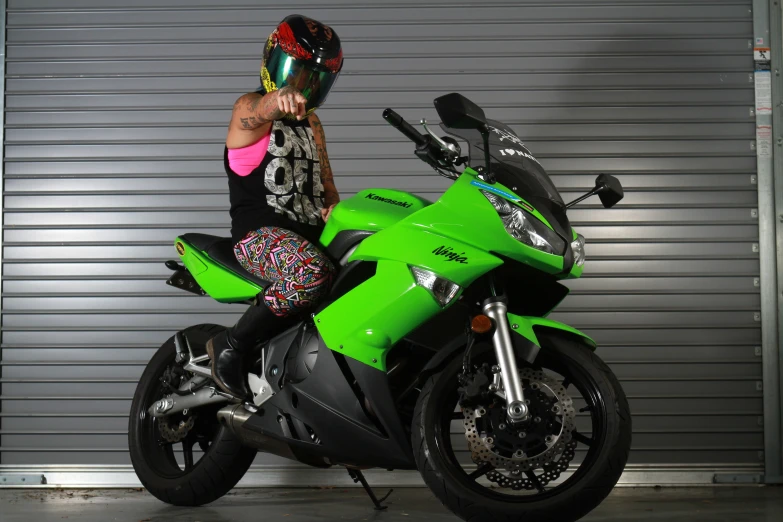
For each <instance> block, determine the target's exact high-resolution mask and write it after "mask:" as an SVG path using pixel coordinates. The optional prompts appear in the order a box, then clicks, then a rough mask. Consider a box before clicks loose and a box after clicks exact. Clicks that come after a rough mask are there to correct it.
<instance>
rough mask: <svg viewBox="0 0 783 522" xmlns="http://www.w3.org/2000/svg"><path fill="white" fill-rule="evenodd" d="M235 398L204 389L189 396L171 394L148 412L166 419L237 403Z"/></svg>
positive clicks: (211, 389) (212, 389)
mask: <svg viewBox="0 0 783 522" xmlns="http://www.w3.org/2000/svg"><path fill="white" fill-rule="evenodd" d="M236 400H237V399H235V398H234V397H232V396H230V395H228V394H225V393H223V392H221V391H218V390H216V389H215V388H202V389H200V390H199V391H197V392H196V393H191V394H189V395H177V394H171V395H169V396H168V397H163V398H162V399H161V400H159V401H158V402H156V403H155V404H153V405H152V406H150V407H149V409H148V410H147V413H149V414H150V415H152V416H153V417H166V416H168V415H171V414H173V413H179V412H181V411H185V410H189V409H191V408H197V407H199V406H206V405H207V404H220V403H222V402H228V401H236Z"/></svg>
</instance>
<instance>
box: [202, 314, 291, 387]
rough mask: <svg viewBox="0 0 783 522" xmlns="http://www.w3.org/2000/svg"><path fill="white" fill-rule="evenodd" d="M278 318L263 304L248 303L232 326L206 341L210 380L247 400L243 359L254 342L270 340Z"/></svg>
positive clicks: (245, 359) (280, 324) (280, 321)
mask: <svg viewBox="0 0 783 522" xmlns="http://www.w3.org/2000/svg"><path fill="white" fill-rule="evenodd" d="M284 322H285V321H283V320H282V319H281V318H280V317H277V316H276V315H275V314H273V313H272V312H271V311H270V310H269V308H267V307H266V305H264V304H263V303H259V304H253V305H250V306H249V307H248V309H247V311H245V313H244V314H243V315H242V317H240V318H239V321H237V324H235V325H234V326H233V327H231V328H229V329H227V330H225V331H223V332H221V333H219V334H218V335H216V336H215V337H213V338H212V339H210V340H209V341H207V353H209V357H210V359H212V379H214V381H215V383H216V384H217V385H218V387H220V389H221V390H223V391H225V392H226V393H230V394H231V395H233V396H235V397H238V398H240V399H246V400H250V399H251V398H252V394H251V393H250V390H249V389H248V387H247V373H248V369H247V366H248V365H247V361H248V358H249V356H250V355H253V354H252V353H250V352H252V350H253V348H254V347H255V346H257V345H258V343H261V342H264V341H266V340H268V339H270V338H271V337H272V336H273V335H274V334H275V333H277V331H278V329H279V328H280V327H281V326H283V323H284Z"/></svg>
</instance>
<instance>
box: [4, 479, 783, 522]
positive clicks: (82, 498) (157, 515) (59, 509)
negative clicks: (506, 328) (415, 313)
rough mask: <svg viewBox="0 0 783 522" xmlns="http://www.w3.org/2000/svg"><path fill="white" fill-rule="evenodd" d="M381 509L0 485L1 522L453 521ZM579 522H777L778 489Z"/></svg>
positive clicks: (292, 496) (422, 494)
mask: <svg viewBox="0 0 783 522" xmlns="http://www.w3.org/2000/svg"><path fill="white" fill-rule="evenodd" d="M388 504H389V509H388V511H385V512H376V511H373V509H372V505H371V504H370V501H369V500H368V499H367V498H365V496H364V492H363V491H362V490H359V489H355V488H350V489H342V488H338V489H315V490H312V489H239V490H234V491H233V492H231V493H229V494H228V495H227V496H225V497H223V498H222V499H220V500H218V501H217V502H215V503H213V504H211V505H209V506H205V507H201V508H193V509H191V508H176V507H172V506H168V505H166V504H163V503H161V502H159V501H158V500H156V499H155V498H154V497H152V495H149V494H148V493H146V492H144V491H142V490H34V489H17V490H0V521H1V522H22V521H24V522H28V521H36V522H54V521H57V522H62V521H63V520H67V521H68V522H70V521H72V520H79V521H89V522H93V521H94V522H109V521H121V522H126V521H127V522H186V521H187V522H223V521H226V522H229V521H231V522H237V521H245V520H247V521H252V522H258V521H263V522H272V521H278V520H280V521H286V522H311V521H312V522H315V521H323V520H328V521H333V520H355V521H360V520H361V521H365V520H366V521H378V522H400V521H406V522H410V521H419V520H426V521H427V522H442V521H450V522H456V521H457V520H458V519H457V518H456V517H455V516H453V515H451V514H450V513H448V512H447V511H446V510H445V509H444V508H443V507H442V506H441V505H440V503H438V501H437V500H435V498H434V497H433V496H432V495H431V494H430V493H429V491H428V490H426V489H398V490H395V491H394V493H392V496H391V497H390V498H389V501H388ZM583 520H585V521H592V522H598V521H613V522H627V521H629V520H650V521H657V522H684V521H688V522H696V521H709V522H744V521H754V522H772V521H775V522H781V521H782V520H783V488H780V487H716V488H688V489H668V488H662V489H661V488H658V489H652V488H649V489H630V488H618V489H616V490H615V491H614V492H613V493H612V495H611V496H610V497H609V498H608V499H607V500H606V501H604V503H603V504H602V505H601V506H599V507H598V508H597V509H596V510H595V511H593V512H592V513H591V514H590V515H588V516H587V517H586V518H584V519H583Z"/></svg>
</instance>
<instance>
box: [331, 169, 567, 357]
mask: <svg viewBox="0 0 783 522" xmlns="http://www.w3.org/2000/svg"><path fill="white" fill-rule="evenodd" d="M476 180H477V178H476V174H475V172H474V171H472V170H470V169H467V170H466V172H465V173H463V174H462V176H460V178H459V179H458V180H457V181H456V182H455V183H454V184H453V185H452V186H451V187H450V188H449V189H448V190H447V191H446V192H445V193H444V194H443V196H442V197H441V198H440V199H439V200H438V201H436V202H435V203H432V204H425V203H424V202H423V201H422V202H421V205H420V207H419V210H418V211H415V212H408V213H407V215H404V214H405V212H403V211H404V210H410V209H405V208H403V209H402V211H398V213H397V214H392V212H394V211H385V210H384V211H380V210H379V209H378V206H379V205H383V206H384V207H392V208H393V207H395V206H396V205H392V204H389V203H379V202H378V201H376V200H372V199H368V198H367V194H368V193H373V194H379V195H380V194H381V191H376V190H370V191H363V192H360V193H359V194H357V195H356V196H354V197H353V198H350V199H348V200H346V201H343V202H341V203H340V204H339V205H337V207H335V209H334V211H333V214H332V216H333V217H334V216H335V215H337V216H338V219H337V220H335V222H334V223H333V224H332V226H331V227H329V226H328V225H327V229H326V230H324V235H323V236H322V238H321V243H323V244H328V243H329V242H330V241H331V240H332V239H333V238H334V236H335V235H336V234H337V233H338V232H339V231H340V230H377V231H378V232H377V233H375V234H373V235H372V236H370V237H368V238H367V239H365V240H364V241H362V242H361V244H360V245H359V246H358V248H357V249H356V251H355V252H354V253H353V255H352V256H351V257H350V259H349V261H357V260H362V261H377V262H378V268H377V271H376V274H375V276H373V277H372V278H370V279H369V280H367V281H366V282H364V283H362V284H360V285H359V286H357V287H356V288H354V289H353V290H351V291H350V292H348V293H347V294H346V295H344V296H343V297H341V298H340V299H338V300H337V301H335V302H334V303H332V304H330V305H329V306H328V307H326V308H325V309H324V310H323V311H322V312H321V313H319V314H318V315H317V316H316V320H317V323H316V325H317V327H318V330H319V332H320V333H321V335H322V337H323V339H324V341H325V342H326V345H327V346H328V347H329V348H331V349H332V350H337V351H339V352H340V353H343V354H345V355H346V356H347V357H351V358H354V359H356V360H358V361H361V362H363V363H365V364H368V365H370V366H373V367H375V368H378V369H380V370H385V368H386V363H385V361H386V354H387V353H388V351H389V350H390V349H391V347H392V346H394V344H395V343H396V342H398V341H399V340H400V339H402V338H403V337H404V336H405V335H407V334H408V333H410V332H411V331H413V330H414V329H415V328H417V327H418V326H420V325H422V324H424V323H425V322H427V321H428V320H430V319H431V318H432V317H434V316H435V315H436V314H437V313H439V312H440V311H441V308H440V306H439V305H438V304H437V303H436V301H435V300H434V298H433V297H432V296H431V295H430V294H429V293H428V292H427V291H426V290H424V289H423V288H420V287H417V286H416V285H415V281H414V279H413V276H412V275H411V272H410V269H409V266H416V267H419V268H424V269H427V270H430V271H432V272H434V273H435V274H437V275H439V276H441V277H443V278H445V279H448V280H449V281H452V282H454V283H457V284H458V285H460V286H461V287H462V288H465V287H468V286H470V284H471V283H473V282H474V281H475V280H476V279H477V278H478V277H480V276H482V275H483V274H486V273H487V272H489V271H491V270H492V269H494V268H496V267H498V266H500V265H501V264H502V263H503V261H502V259H501V258H500V257H498V256H497V255H495V253H497V254H500V255H503V256H507V257H509V258H511V259H515V260H518V261H520V262H522V263H527V264H529V265H531V266H533V267H535V268H537V269H539V270H542V271H545V272H548V273H559V272H561V271H562V269H563V259H562V257H560V256H555V255H551V254H547V253H544V252H541V251H539V250H536V249H534V248H532V247H529V246H527V245H525V244H523V243H520V242H519V241H517V240H515V239H514V238H513V237H511V236H510V235H509V234H508V232H506V230H505V228H504V227H503V223H502V221H501V219H500V217H499V216H498V215H497V212H496V211H495V210H494V208H493V207H492V205H491V204H490V202H489V201H488V200H487V199H486V198H485V197H484V196H483V195H482V194H481V192H480V190H481V189H482V188H483V187H482V186H476V184H472V183H471V182H473V181H476ZM481 184H483V182H481V183H479V185H481ZM492 187H493V188H495V189H496V190H500V191H508V189H506V188H505V187H504V186H503V185H501V184H499V183H496V184H494V185H492ZM392 193H394V194H393V195H392ZM385 194H388V195H384V196H383V197H388V198H390V199H394V200H397V201H413V200H412V199H410V198H415V196H412V195H410V194H406V193H404V192H399V191H385ZM341 207H343V208H341ZM365 209H367V211H368V212H369V213H370V214H369V215H370V219H371V220H373V221H372V224H371V225H368V223H367V221H368V219H367V214H364V213H363V210H365ZM531 213H532V214H534V215H536V214H538V213H537V212H535V211H533V212H531ZM362 216H364V217H362ZM329 221H330V223H332V218H330V219H329ZM382 224H386V225H387V226H386V228H381V225H382ZM370 227H372V228H370ZM490 252H492V253H490ZM439 253H440V254H443V253H447V254H449V253H451V254H453V256H447V255H438V254H439ZM340 346H342V348H340Z"/></svg>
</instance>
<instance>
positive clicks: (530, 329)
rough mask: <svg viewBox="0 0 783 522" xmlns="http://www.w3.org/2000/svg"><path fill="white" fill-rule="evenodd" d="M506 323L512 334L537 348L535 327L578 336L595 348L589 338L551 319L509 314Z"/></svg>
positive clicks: (538, 344)
mask: <svg viewBox="0 0 783 522" xmlns="http://www.w3.org/2000/svg"><path fill="white" fill-rule="evenodd" d="M508 323H509V324H510V325H511V331H512V332H516V333H518V334H519V335H521V336H522V337H524V338H525V339H527V340H529V341H531V342H532V343H534V344H535V345H536V346H538V347H541V343H540V342H539V340H538V337H536V333H535V328H536V327H541V328H552V329H554V330H561V331H563V332H568V333H571V334H574V335H578V336H579V337H581V338H583V339H584V340H585V342H586V343H587V344H588V345H589V346H590V347H591V348H595V347H596V343H595V341H593V339H591V338H590V337H589V336H587V335H585V334H584V333H582V332H580V331H579V330H577V329H576V328H573V327H571V326H568V325H567V324H563V323H560V322H557V321H552V320H551V319H545V318H543V317H530V316H521V315H514V314H511V313H510V314H508Z"/></svg>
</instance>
